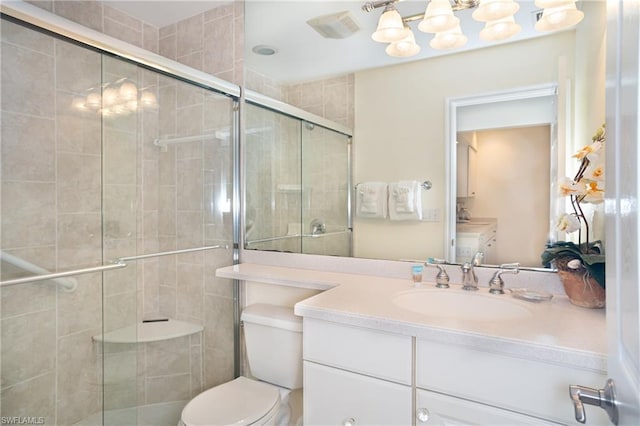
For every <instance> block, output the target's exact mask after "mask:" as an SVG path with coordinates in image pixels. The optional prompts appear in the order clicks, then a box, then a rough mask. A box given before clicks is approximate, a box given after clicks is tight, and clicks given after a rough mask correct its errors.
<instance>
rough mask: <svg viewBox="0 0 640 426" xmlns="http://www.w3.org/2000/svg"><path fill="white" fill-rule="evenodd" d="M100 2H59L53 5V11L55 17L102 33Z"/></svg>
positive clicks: (86, 0)
mask: <svg viewBox="0 0 640 426" xmlns="http://www.w3.org/2000/svg"><path fill="white" fill-rule="evenodd" d="M102 5H103V3H102V2H99V1H88V0H73V1H61V0H56V1H54V3H53V10H54V12H55V13H56V14H57V15H60V16H63V17H65V18H67V19H69V20H71V21H74V22H77V23H79V24H82V25H84V26H85V27H89V28H92V29H94V30H96V31H102V17H103V13H102Z"/></svg>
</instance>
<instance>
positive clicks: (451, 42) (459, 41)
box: [429, 25, 467, 50]
mask: <svg viewBox="0 0 640 426" xmlns="http://www.w3.org/2000/svg"><path fill="white" fill-rule="evenodd" d="M466 43H467V37H466V36H465V35H464V34H462V30H461V29H460V25H458V26H457V27H455V28H454V29H452V30H449V31H443V32H441V33H436V35H435V36H434V37H433V39H432V40H431V41H430V42H429V46H431V47H432V48H434V49H438V50H448V49H456V48H458V47H462V46H464V45H465V44H466Z"/></svg>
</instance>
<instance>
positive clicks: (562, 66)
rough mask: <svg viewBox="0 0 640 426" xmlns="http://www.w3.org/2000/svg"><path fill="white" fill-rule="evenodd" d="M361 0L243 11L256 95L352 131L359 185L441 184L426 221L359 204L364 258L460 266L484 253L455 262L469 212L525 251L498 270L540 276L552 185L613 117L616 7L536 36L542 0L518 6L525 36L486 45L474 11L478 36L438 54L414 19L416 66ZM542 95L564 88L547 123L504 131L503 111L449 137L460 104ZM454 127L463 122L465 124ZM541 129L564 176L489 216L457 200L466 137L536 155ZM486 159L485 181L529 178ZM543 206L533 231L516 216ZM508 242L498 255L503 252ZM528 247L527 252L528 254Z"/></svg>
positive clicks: (404, 8)
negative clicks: (330, 33)
mask: <svg viewBox="0 0 640 426" xmlns="http://www.w3.org/2000/svg"><path fill="white" fill-rule="evenodd" d="M363 4H364V2H353V1H342V2H301V1H300V2H295V1H294V2H270V1H248V2H246V4H245V7H246V9H245V34H246V37H245V84H246V86H247V87H248V88H249V89H251V90H254V91H256V92H258V93H261V94H263V95H265V96H268V97H270V98H273V99H277V100H278V101H282V102H284V103H286V104H290V105H293V106H295V107H297V108H300V109H303V110H305V111H308V112H311V113H313V114H316V115H318V116H321V117H324V118H326V119H329V120H332V121H334V122H337V123H340V124H342V125H345V126H347V127H350V128H352V129H353V137H354V143H353V153H352V162H353V170H352V177H353V182H352V183H353V185H352V187H351V189H353V186H355V185H356V184H359V183H367V182H385V183H394V182H401V181H417V182H424V181H429V182H431V184H432V186H431V189H429V190H423V191H422V193H421V199H422V206H421V212H422V220H420V221H413V220H403V221H394V220H390V219H389V218H388V217H387V218H386V219H380V218H370V217H366V216H363V215H358V211H357V209H355V208H354V211H353V222H352V226H353V242H352V248H351V251H352V255H353V256H356V257H362V258H372V259H388V260H424V259H426V258H428V257H439V258H446V259H447V260H448V261H450V262H455V261H457V260H461V258H463V257H465V256H466V255H467V254H469V253H467V252H470V250H472V248H469V246H465V249H464V250H462V252H461V253H460V252H459V250H458V253H456V244H455V241H452V240H455V237H454V236H456V228H457V225H458V222H459V220H458V219H459V217H460V216H459V214H460V210H461V209H466V210H465V211H466V212H468V213H469V216H470V218H471V219H472V220H473V219H495V220H496V222H497V233H498V244H507V245H505V246H504V247H509V245H508V244H511V247H514V246H516V247H520V248H519V249H518V248H516V249H507V250H506V251H507V252H508V257H504V256H502V257H499V256H494V257H493V261H491V259H490V263H496V264H498V263H502V262H521V263H522V264H523V265H526V266H530V267H541V266H542V265H540V264H536V259H535V253H541V252H542V250H543V249H544V246H540V244H543V243H544V241H546V240H547V239H548V238H549V237H550V236H551V235H552V231H551V223H550V222H551V217H552V216H553V213H554V212H553V210H554V208H555V207H553V201H552V200H553V199H557V197H555V193H554V189H553V188H552V181H553V180H552V177H553V176H554V175H557V176H564V175H565V173H567V174H570V173H571V171H572V170H573V168H574V167H575V166H576V165H575V164H573V161H572V159H570V158H569V157H570V154H571V153H572V152H573V151H574V150H576V149H577V148H579V147H581V146H583V145H585V144H587V143H589V141H590V139H591V135H592V134H593V132H594V131H595V129H597V127H598V126H599V125H600V124H601V123H602V121H603V120H604V69H605V66H604V58H605V51H604V49H605V29H606V19H605V12H606V11H605V3H604V1H583V2H578V5H579V8H580V9H581V10H582V11H583V12H584V15H585V17H584V20H583V21H582V22H581V23H579V24H578V25H577V26H576V27H574V28H572V29H570V30H565V31H560V32H552V33H539V32H536V31H535V30H534V29H533V25H534V23H535V20H536V13H537V12H539V11H537V10H536V7H535V5H534V4H533V2H519V4H520V10H519V11H518V12H517V13H516V15H515V20H516V22H518V23H519V24H520V25H521V26H522V31H521V33H520V34H518V35H517V36H515V37H513V38H512V39H509V40H508V41H505V42H499V43H487V42H484V41H481V40H478V37H477V36H478V34H479V32H480V31H481V30H482V28H483V27H482V24H480V23H478V22H475V21H474V20H473V19H471V18H470V15H471V14H472V10H463V11H459V12H456V16H458V17H459V18H460V20H461V27H462V28H463V30H464V32H465V34H466V35H467V37H468V38H469V41H468V43H467V45H466V46H464V47H462V48H460V49H456V50H446V51H437V50H434V49H432V48H430V46H429V42H430V39H431V38H432V35H431V34H425V33H422V32H420V31H418V30H416V29H415V26H416V25H417V23H415V22H411V23H410V25H411V26H412V27H413V29H414V31H413V33H414V34H415V38H416V42H417V44H418V45H420V46H421V49H420V53H419V54H418V55H416V56H415V57H412V58H407V59H398V58H394V57H391V56H389V55H387V54H386V53H385V45H383V44H380V43H376V42H375V41H373V40H372V38H371V34H372V33H373V32H374V31H375V30H376V25H377V21H378V18H379V17H380V14H381V10H379V9H376V10H374V11H373V12H369V13H367V12H364V11H362V10H361V7H362V5H363ZM425 7H426V2H424V1H420V2H417V1H405V2H401V3H398V4H397V9H398V10H399V12H400V14H401V15H402V16H403V17H405V16H409V15H411V14H416V13H421V12H422V13H423V12H424V9H425ZM316 18H317V19H316ZM320 18H323V19H325V21H326V20H329V21H328V22H329V23H334V24H335V25H338V24H336V22H337V21H336V19H337V20H338V21H339V20H340V19H345V20H346V21H347V25H346V27H347V29H346V30H345V26H344V25H341V26H339V31H343V30H344V31H349V30H348V28H355V30H353V31H354V32H353V34H351V35H348V36H347V37H346V38H331V37H329V38H327V37H326V36H323V35H321V34H320V32H319V31H318V30H317V29H314V28H312V27H311V26H310V24H309V23H307V21H312V20H314V19H315V20H316V21H322V19H320ZM325 23H326V22H325ZM354 23H355V24H354ZM329 27H331V25H329ZM326 28H327V27H325V29H326ZM293 34H295V37H292V35H293ZM540 87H547V88H549V87H552V88H553V91H554V92H553V93H554V95H553V96H551V98H552V100H550V99H551V98H550V99H548V100H549V101H550V102H552V104H550V105H548V106H549V108H552V110H553V115H554V116H555V117H552V118H550V119H549V122H548V123H537V124H531V123H529V124H527V125H526V126H525V125H522V124H518V123H504V121H505V120H507V119H508V116H507V115H505V113H504V112H501V113H500V112H498V113H496V114H498V115H499V118H501V119H502V121H501V124H500V125H499V126H498V125H496V127H491V126H486V125H485V126H484V127H482V128H480V127H479V128H476V129H472V128H468V127H467V128H461V129H455V128H449V126H451V120H452V117H450V115H451V114H454V113H456V114H457V112H456V111H455V109H454V110H452V109H451V104H452V103H455V102H456V101H460V100H464V99H473V98H482V97H483V96H489V95H492V94H500V93H508V92H510V91H514V90H516V91H517V90H523V89H524V90H526V89H531V88H540ZM481 104H482V103H481ZM482 107H483V105H480V106H479V107H478V108H479V109H482ZM523 114H524V113H523ZM453 118H454V122H455V119H456V118H457V117H453ZM500 129H504V130H500ZM525 129H526V130H527V131H528V132H529V133H528V134H526V135H525V136H522V135H519V134H518V133H517V132H516V131H521V130H525ZM458 130H460V131H459V132H458ZM496 132H498V133H497V136H496V135H495V133H496ZM503 132H504V133H503ZM492 133H494V134H493V135H492ZM507 134H508V135H509V136H508V137H507V136H505V135H507ZM541 134H542V135H546V142H545V143H546V144H547V148H545V151H544V153H540V154H539V155H540V156H541V157H546V164H547V166H546V167H551V166H552V165H553V164H554V163H555V164H556V168H557V170H551V168H549V170H548V171H546V172H545V176H546V180H539V179H537V176H536V177H534V176H529V178H530V179H531V181H530V182H531V183H530V184H528V185H526V184H525V185H523V184H520V190H519V191H518V190H516V191H515V193H513V194H509V195H508V198H509V199H510V202H509V203H508V204H507V205H506V207H501V212H500V214H498V213H487V212H486V210H484V208H483V207H482V205H483V204H487V201H486V200H484V201H483V200H482V199H481V197H480V196H478V197H469V196H466V197H458V196H457V195H458V186H460V185H458V183H457V179H458V176H457V172H458V170H459V167H458V164H457V162H458V161H457V160H458V159H457V157H458V146H460V143H458V144H456V142H460V140H463V143H464V141H465V140H466V141H467V142H466V144H467V145H468V146H469V145H472V146H473V144H476V145H475V148H476V152H480V151H479V150H478V148H483V147H485V146H489V142H486V141H487V140H488V139H501V138H502V139H510V140H517V141H518V142H519V143H523V144H526V145H527V148H528V149H529V148H532V146H533V142H531V141H532V140H533V139H535V138H537V136H535V135H538V136H539V135H541ZM458 139H460V140H458ZM527 141H529V142H527ZM552 142H553V144H554V145H552V144H551V143H552ZM478 143H480V145H479V146H478V145H477V144H478ZM552 148H553V149H552ZM532 149H533V150H534V151H536V149H535V148H532ZM520 151H522V150H520ZM489 152H490V151H489V149H488V148H487V149H485V150H484V152H483V154H482V155H483V156H484V157H489V158H492V157H495V156H494V155H487V154H488V153H489ZM521 155H523V154H522V153H521ZM527 155H529V156H531V155H534V154H527ZM536 158H538V157H536ZM485 159H486V158H485ZM485 159H483V161H482V163H480V166H481V168H480V169H479V170H476V175H477V172H480V173H481V174H482V177H486V175H487V172H486V171H487V170H499V169H500V168H501V167H502V166H505V164H508V165H509V167H511V168H514V167H512V166H513V163H510V161H514V162H515V163H516V164H517V166H516V167H515V169H516V170H517V169H524V167H519V166H518V164H519V163H521V162H522V161H523V160H518V159H515V160H510V159H509V158H502V159H501V160H499V161H498V162H497V164H496V163H491V162H485V161H484V160H485ZM476 165H478V164H476ZM520 166H522V164H520ZM301 167H304V162H302V164H301ZM531 173H534V172H531ZM520 177H521V176H520ZM318 178H319V179H322V177H321V176H319V177H318ZM454 181H455V182H454ZM540 182H543V183H540ZM534 183H536V184H535V185H534ZM475 184H476V185H480V186H479V188H484V187H487V185H488V187H489V189H490V191H489V194H490V195H492V196H497V194H500V193H501V192H504V191H503V190H494V189H493V188H494V187H492V186H491V184H490V183H487V182H486V181H484V182H483V181H482V180H481V179H480V180H478V181H477V182H475ZM536 185H538V186H546V192H545V194H546V195H542V196H534V195H533V192H532V191H533V189H534V187H535V186H536ZM247 191H248V192H249V191H250V188H247ZM483 192H484V191H483ZM505 195H506V194H505ZM536 197H538V198H539V197H542V198H543V199H545V200H546V201H545V203H546V204H545V206H544V207H543V209H545V210H547V214H545V215H544V224H542V225H541V227H539V228H540V230H539V231H535V232H536V235H535V236H533V235H531V234H530V233H531V232H534V231H532V228H533V227H532V226H531V223H527V219H524V218H523V219H521V220H520V221H519V222H518V220H517V217H518V213H517V212H515V209H514V207H515V206H518V205H519V202H518V199H523V198H527V199H538V198H536ZM557 202H558V203H561V201H557ZM488 203H489V204H491V201H489V202H488ZM503 213H504V215H502V214H503ZM505 217H510V218H513V217H516V224H517V225H516V226H519V228H518V229H519V231H518V232H516V231H514V230H513V229H515V228H513V227H507V226H506V224H505V220H506V219H505ZM310 219H313V218H310ZM463 220H464V219H463ZM308 225H310V224H308ZM303 226H306V225H305V224H303ZM501 231H502V232H501ZM539 234H541V235H539ZM523 235H524V237H523ZM504 247H503V248H502V250H500V251H502V252H505V249H504ZM247 248H255V247H247ZM522 248H526V250H522V252H521V253H519V251H520V249H522ZM465 250H466V251H465ZM525 252H527V253H525ZM532 253H533V254H532ZM328 254H331V253H328Z"/></svg>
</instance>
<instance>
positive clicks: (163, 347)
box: [146, 336, 190, 377]
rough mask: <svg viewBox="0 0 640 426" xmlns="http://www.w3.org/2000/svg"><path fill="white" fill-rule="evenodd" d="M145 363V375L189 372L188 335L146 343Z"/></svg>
mask: <svg viewBox="0 0 640 426" xmlns="http://www.w3.org/2000/svg"><path fill="white" fill-rule="evenodd" d="M146 365H147V368H146V375H147V377H154V376H169V375H175V374H183V373H189V372H190V367H189V337H188V336H187V337H180V338H177V339H169V340H163V341H160V342H153V343H147V344H146Z"/></svg>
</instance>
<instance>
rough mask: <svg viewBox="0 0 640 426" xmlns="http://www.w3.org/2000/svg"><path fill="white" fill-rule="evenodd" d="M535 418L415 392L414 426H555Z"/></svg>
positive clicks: (446, 397)
mask: <svg viewBox="0 0 640 426" xmlns="http://www.w3.org/2000/svg"><path fill="white" fill-rule="evenodd" d="M556 424H557V423H549V422H547V421H544V420H542V419H539V418H536V417H530V416H525V415H523V414H518V413H514V412H512V411H506V410H501V409H499V408H496V407H491V406H489V405H484V404H478V403H475V402H472V401H469V400H466V399H459V398H454V397H452V396H447V395H443V394H440V393H435V392H429V391H425V390H422V389H418V391H417V392H416V425H417V426H423V425H429V426H462V425H465V426H466V425H469V426H472V425H491V426H500V425H505V426H513V425H556Z"/></svg>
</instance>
